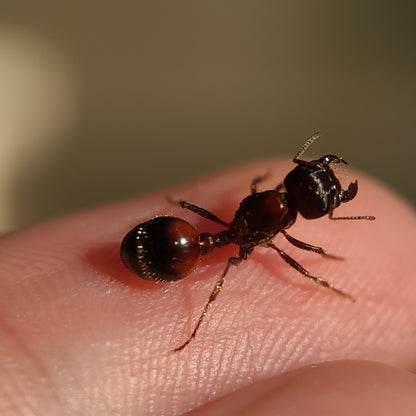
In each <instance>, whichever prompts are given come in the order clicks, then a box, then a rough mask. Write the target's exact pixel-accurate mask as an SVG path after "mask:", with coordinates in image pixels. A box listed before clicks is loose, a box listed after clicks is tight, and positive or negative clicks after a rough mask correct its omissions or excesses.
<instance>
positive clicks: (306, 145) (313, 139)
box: [293, 132, 321, 163]
mask: <svg viewBox="0 0 416 416" xmlns="http://www.w3.org/2000/svg"><path fill="white" fill-rule="evenodd" d="M320 134H321V133H319V132H317V133H315V134H313V135H312V136H311V137H309V139H308V140H306V142H305V144H304V145H303V146H302V147H301V148H300V150H299V152H297V153H296V155H295V156H294V158H293V162H294V163H309V162H307V161H306V160H302V159H299V158H300V157H301V156H302V155H303V154H304V153H305V152H306V149H307V148H308V147H309V146H310V145H311V144H312V143H313V142H314V141H315V140H317V139H319V136H320Z"/></svg>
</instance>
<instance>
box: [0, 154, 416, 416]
mask: <svg viewBox="0 0 416 416" xmlns="http://www.w3.org/2000/svg"><path fill="white" fill-rule="evenodd" d="M292 167H293V165H292V164H290V163H289V162H282V161H273V162H271V161H270V162H267V163H257V164H252V165H249V166H244V167H240V168H237V169H232V170H229V171H227V172H222V173H220V174H218V175H215V176H212V177H209V178H205V179H202V180H199V181H197V182H194V183H192V184H189V185H186V186H183V187H180V188H176V189H170V190H168V191H166V190H165V191H163V192H159V193H155V194H152V195H149V196H145V197H141V198H137V199H134V200H130V201H126V202H122V203H116V204H111V205H107V206H103V207H100V208H97V209H94V210H91V211H87V212H80V213H75V214H72V215H69V216H66V217H62V218H57V219H54V220H51V221H48V222H46V223H44V224H40V225H38V226H36V227H32V228H30V229H26V230H21V231H18V232H15V233H13V234H10V235H7V236H4V237H3V238H2V240H0V264H1V266H0V331H1V335H0V339H1V342H0V349H1V353H0V360H1V362H0V365H1V372H0V378H1V380H0V385H1V388H0V413H1V414H4V415H23V414H41V415H100V416H102V415H107V414H108V415H129V414H134V415H139V414H146V415H148V414H155V415H179V414H182V413H184V412H186V411H191V410H193V409H196V408H197V407H199V406H204V405H206V404H207V403H208V402H210V401H213V400H215V399H219V400H218V401H217V402H214V403H211V404H208V405H206V407H205V408H202V409H199V410H196V411H195V414H199V415H205V414H216V415H221V414H224V415H225V414H227V415H231V414H239V415H244V414H253V413H255V414H258V415H267V414H308V415H313V414H318V413H319V414H337V415H342V414H345V415H350V414H360V411H361V414H366V415H368V414H371V413H374V414H383V413H382V412H384V414H392V413H394V414H401V415H406V414H415V410H416V400H415V399H414V396H415V394H414V393H415V388H416V381H415V376H414V375H412V374H410V373H408V372H407V371H406V370H411V369H413V368H414V367H413V366H414V360H415V351H416V348H415V347H416V331H415V328H416V313H415V312H414V311H415V308H414V298H415V294H416V280H415V279H414V272H413V269H414V266H413V264H412V255H411V254H412V252H413V251H414V247H415V246H416V244H415V242H416V241H415V233H414V231H415V229H416V227H415V225H416V220H415V215H414V212H413V211H412V209H411V208H410V207H409V206H407V205H406V204H405V203H404V202H403V201H402V200H400V199H398V197H397V195H395V194H394V193H392V192H391V191H390V190H388V189H385V188H383V187H382V186H380V185H379V184H378V183H377V182H375V181H372V180H370V179H368V178H366V177H365V176H363V175H360V176H358V175H357V176H358V181H359V186H360V189H359V193H358V196H357V197H356V199H354V201H353V202H351V203H349V204H347V205H345V206H343V207H342V208H339V210H340V212H339V213H340V214H344V213H345V214H346V215H348V214H352V215H353V214H359V215H363V214H372V215H375V216H376V218H377V220H376V221H374V222H371V223H370V222H354V221H329V220H328V219H327V218H322V219H319V220H313V221H307V220H303V219H298V221H297V222H296V224H295V225H294V226H293V227H292V228H291V229H290V232H291V235H293V236H295V237H296V238H298V239H300V240H302V241H306V242H308V243H311V244H316V245H320V246H322V247H324V248H325V249H327V250H328V251H329V252H330V253H332V254H337V255H340V256H343V257H345V260H344V261H337V260H331V259H325V258H322V257H321V256H319V255H317V254H314V253H307V252H305V251H303V250H299V249H296V248H295V247H293V246H291V245H290V244H289V243H288V242H287V241H286V240H285V239H284V238H282V237H281V236H277V237H276V239H275V241H276V242H277V241H278V245H279V247H281V248H282V249H284V250H285V251H287V252H288V254H290V255H291V256H293V257H294V258H295V259H296V260H297V261H298V262H299V263H300V264H302V265H303V266H304V267H306V268H307V269H308V270H310V271H311V272H313V273H314V274H316V275H319V276H322V277H324V278H326V279H327V280H328V281H330V282H331V283H333V284H335V285H336V286H337V287H339V288H340V289H342V290H345V291H346V292H348V293H351V295H353V296H355V297H356V298H357V302H356V303H352V302H350V301H349V300H347V299H345V298H343V297H341V296H338V295H337V294H335V293H333V292H332V291H330V290H328V289H325V288H322V287H319V286H318V285H316V284H314V283H313V282H310V281H309V280H308V279H306V278H304V277H303V276H301V275H300V274H299V273H297V272H296V271H295V270H293V269H291V268H290V267H289V266H287V264H286V263H284V262H283V261H282V260H281V259H280V258H279V256H277V255H276V253H275V252H273V251H272V250H268V249H264V248H256V249H255V251H254V252H253V254H252V255H251V256H250V258H249V259H248V260H247V261H244V262H243V263H242V264H241V265H240V266H239V267H237V268H233V269H232V270H230V273H229V275H228V276H227V281H226V283H225V285H224V288H223V290H222V292H221V293H220V294H219V296H218V298H217V300H216V301H215V303H214V304H213V307H212V308H211V310H210V312H209V314H208V315H207V317H206V319H205V321H204V323H203V324H202V326H201V328H200V331H199V332H198V334H197V336H196V338H195V339H194V340H193V341H192V342H191V343H190V344H189V345H188V346H187V347H186V348H185V349H184V350H182V351H180V352H173V351H172V350H173V349H174V348H175V347H177V346H178V345H180V344H181V343H182V342H183V341H184V340H185V339H186V338H187V336H189V334H190V332H191V331H192V329H193V326H194V325H195V323H196V320H197V319H198V317H199V314H200V313H201V309H202V308H203V306H204V305H205V303H206V300H207V297H208V296H209V294H210V292H211V290H212V288H213V285H214V284H215V280H216V277H217V276H218V274H219V273H220V272H221V271H222V270H223V268H224V265H225V262H226V260H227V258H228V257H230V256H231V255H233V254H235V253H236V249H235V247H231V246H229V247H226V248H223V249H221V250H216V251H214V252H213V253H212V254H210V255H208V256H205V257H204V258H203V260H202V262H201V265H200V267H199V268H198V269H197V270H196V271H195V273H193V274H192V275H190V276H188V277H187V278H185V279H184V280H181V281H178V282H174V283H163V284H156V283H154V282H151V281H145V280H143V279H140V278H139V277H137V276H135V275H133V274H131V273H130V272H129V271H127V270H126V269H125V268H124V267H123V265H122V263H121V261H120V259H119V246H120V242H121V239H122V238H123V236H124V234H125V233H126V232H127V231H129V230H130V229H131V228H132V227H133V226H135V225H136V224H138V223H140V222H142V221H145V220H147V219H149V218H151V217H153V216H155V215H164V214H169V215H171V214H173V215H175V216H178V217H181V218H184V219H186V220H187V221H189V222H190V223H191V224H193V225H195V226H196V228H197V229H198V231H200V232H202V231H213V230H217V229H218V228H217V225H215V224H212V223H210V222H209V221H206V220H203V219H201V218H200V217H198V216H196V215H195V214H192V213H190V212H187V211H185V210H180V209H179V208H176V207H173V206H171V205H169V203H168V202H167V201H166V199H165V197H164V196H165V195H166V193H169V194H170V195H171V196H172V197H173V198H177V199H179V198H184V199H187V200H189V201H192V202H194V203H197V204H199V205H201V206H203V207H205V208H207V209H209V210H210V211H212V212H213V213H215V214H216V215H218V216H219V217H220V218H223V219H225V220H230V219H231V218H232V216H233V213H234V211H235V210H236V209H237V207H238V204H239V202H240V201H241V199H242V198H243V197H245V196H247V195H248V189H249V184H250V182H251V180H252V178H253V177H255V176H258V175H259V174H263V173H265V172H267V171H271V172H273V175H272V176H271V177H270V178H269V179H267V181H265V182H264V183H262V184H260V185H259V187H260V188H261V189H263V188H264V189H267V188H272V187H274V186H276V184H277V183H278V182H279V181H280V180H281V179H282V178H283V177H284V176H285V174H286V173H287V172H288V171H289V170H290V169H291V168H292ZM346 360H350V361H346ZM360 360H370V361H372V362H370V363H368V362H367V363H363V362H362V361H360ZM376 362H379V363H385V364H389V365H390V366H392V367H388V366H384V365H382V364H379V363H376ZM312 364H313V365H315V366H314V367H312ZM292 370H293V371H292ZM236 390H237V391H236ZM233 391H236V392H234V393H232V392H233ZM222 397H224V398H222ZM221 398H222V399H221ZM221 412H222V413H221ZM290 412H291V413H290ZM406 412H407V413H406Z"/></svg>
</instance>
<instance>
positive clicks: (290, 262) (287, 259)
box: [268, 243, 356, 302]
mask: <svg viewBox="0 0 416 416" xmlns="http://www.w3.org/2000/svg"><path fill="white" fill-rule="evenodd" d="M268 247H270V248H272V249H274V250H276V251H277V252H278V253H279V255H280V257H281V258H282V259H283V260H284V261H285V262H286V263H287V264H288V265H289V266H291V267H293V268H294V269H295V270H297V271H298V272H299V273H302V274H303V275H304V276H305V277H307V278H308V279H311V280H313V281H314V282H315V283H317V284H318V285H321V286H324V287H327V288H328V289H331V290H333V291H334V292H336V293H338V294H339V295H341V296H344V297H346V298H348V299H350V300H351V301H353V302H355V301H356V299H355V298H354V297H353V296H351V295H349V294H348V293H345V292H343V291H342V290H339V289H337V288H336V287H334V286H333V285H332V284H331V283H329V282H327V281H326V280H324V279H322V277H317V276H312V275H311V274H310V273H309V272H308V271H307V270H306V269H305V268H303V267H302V266H301V265H300V264H299V263H298V262H297V261H295V260H294V259H292V257H290V256H289V255H287V254H286V253H285V252H284V251H282V250H280V248H278V247H276V246H275V245H274V244H272V243H271V244H269V245H268Z"/></svg>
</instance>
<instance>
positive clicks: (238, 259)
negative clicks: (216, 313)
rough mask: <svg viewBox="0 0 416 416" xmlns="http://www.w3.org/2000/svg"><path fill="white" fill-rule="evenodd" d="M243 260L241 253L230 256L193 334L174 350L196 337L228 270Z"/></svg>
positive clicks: (179, 349)
mask: <svg viewBox="0 0 416 416" xmlns="http://www.w3.org/2000/svg"><path fill="white" fill-rule="evenodd" d="M242 260H244V257H242V255H240V257H230V258H229V259H228V262H227V266H226V267H225V269H224V271H223V272H222V274H221V276H220V277H219V278H218V280H217V283H216V284H215V287H214V290H213V291H212V292H211V295H210V297H209V299H208V302H207V304H206V305H205V308H204V310H203V311H202V314H201V316H200V317H199V319H198V322H197V324H196V326H195V328H194V330H193V331H192V334H191V335H190V336H189V338H188V339H187V340H186V341H185V342H184V343H183V344H182V345H181V346H180V347H177V348H175V349H174V350H173V351H181V350H183V349H184V348H185V347H186V346H187V345H188V344H189V343H190V342H191V341H192V339H193V338H194V337H195V335H196V333H197V332H198V329H199V327H200V326H201V324H202V321H203V320H204V318H205V316H206V315H207V313H208V310H209V308H210V307H211V304H212V302H214V300H215V299H216V298H217V296H218V294H219V293H220V291H221V289H222V286H223V284H224V282H225V277H226V275H227V273H228V270H229V269H230V267H231V266H238V265H239V264H240V263H241V261H242Z"/></svg>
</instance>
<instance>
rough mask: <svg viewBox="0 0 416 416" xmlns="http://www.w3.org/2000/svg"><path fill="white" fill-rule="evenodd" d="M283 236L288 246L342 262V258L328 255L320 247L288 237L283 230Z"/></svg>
mask: <svg viewBox="0 0 416 416" xmlns="http://www.w3.org/2000/svg"><path fill="white" fill-rule="evenodd" d="M282 233H283V235H284V236H285V237H286V238H287V240H288V241H289V243H290V244H293V245H294V246H295V247H298V248H300V249H302V250H307V251H312V252H314V253H318V254H321V255H322V256H324V257H328V258H330V259H336V260H343V259H344V258H343V257H340V256H336V255H334V254H329V253H328V252H327V251H326V250H324V249H323V248H322V247H318V246H313V245H312V244H308V243H305V242H303V241H300V240H297V239H296V238H294V237H292V236H291V235H289V234H288V233H287V232H286V231H285V230H283V231H282Z"/></svg>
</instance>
